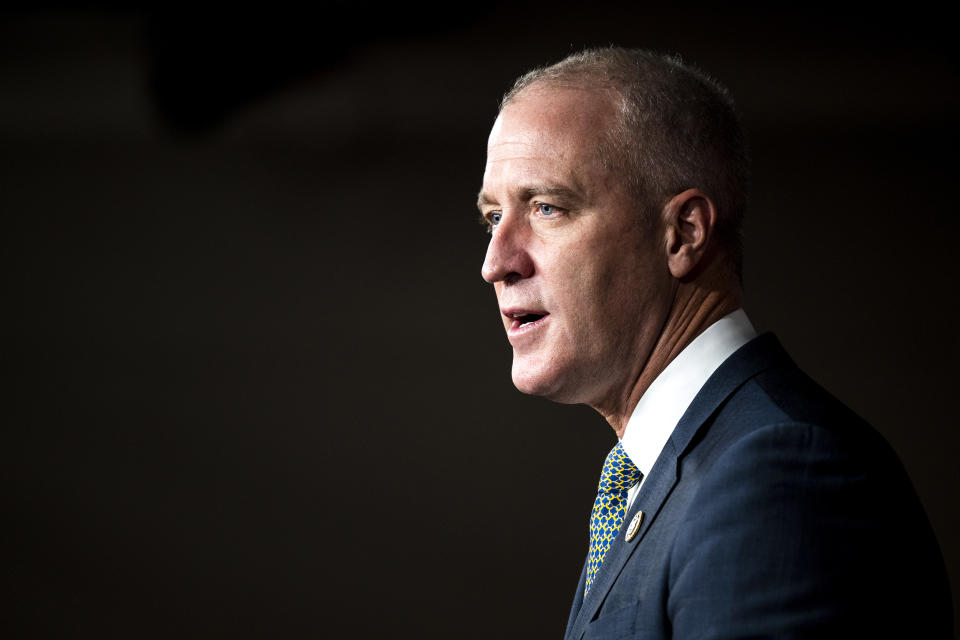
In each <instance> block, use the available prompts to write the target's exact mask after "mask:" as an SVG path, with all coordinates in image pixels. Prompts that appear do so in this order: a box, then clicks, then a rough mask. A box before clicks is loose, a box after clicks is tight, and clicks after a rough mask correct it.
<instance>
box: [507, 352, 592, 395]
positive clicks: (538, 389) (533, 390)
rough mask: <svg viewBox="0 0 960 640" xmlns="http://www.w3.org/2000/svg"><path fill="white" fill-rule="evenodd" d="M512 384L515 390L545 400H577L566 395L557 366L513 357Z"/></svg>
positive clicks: (567, 392)
mask: <svg viewBox="0 0 960 640" xmlns="http://www.w3.org/2000/svg"><path fill="white" fill-rule="evenodd" d="M511 373H512V378H513V386H515V387H516V388H517V391H519V392H521V393H525V394H527V395H531V396H540V397H542V398H546V399H547V400H552V401H554V402H560V403H563V404H576V403H577V402H579V400H576V399H574V398H572V397H569V398H568V397H566V396H567V395H568V394H569V390H567V389H566V388H565V387H566V385H564V384H563V383H564V381H565V380H564V376H562V375H560V374H559V373H558V371H557V368H556V367H555V366H554V367H551V366H544V365H543V364H541V365H540V366H537V365H533V364H530V363H525V362H523V361H519V362H518V361H517V360H516V359H514V362H513V369H512V372H511Z"/></svg>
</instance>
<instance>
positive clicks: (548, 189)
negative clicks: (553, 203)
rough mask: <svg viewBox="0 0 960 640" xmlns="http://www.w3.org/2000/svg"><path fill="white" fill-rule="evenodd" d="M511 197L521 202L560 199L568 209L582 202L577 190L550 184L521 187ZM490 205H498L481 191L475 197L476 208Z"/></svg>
mask: <svg viewBox="0 0 960 640" xmlns="http://www.w3.org/2000/svg"><path fill="white" fill-rule="evenodd" d="M513 196H514V197H515V198H516V199H517V200H521V201H523V202H527V201H529V200H533V199H534V198H536V197H546V198H560V199H561V200H563V204H565V205H567V206H570V207H576V206H577V205H579V204H580V203H581V202H582V201H583V196H582V195H581V194H580V192H578V191H577V190H575V189H571V188H570V187H564V186H562V185H559V184H551V183H541V184H531V185H522V186H520V187H517V188H516V189H514V190H513ZM490 204H499V203H498V202H497V201H496V200H494V199H493V198H491V197H490V196H488V195H487V194H486V193H485V192H484V191H483V190H482V189H481V190H480V193H479V194H478V195H477V208H478V209H481V210H482V209H483V206H484V205H490Z"/></svg>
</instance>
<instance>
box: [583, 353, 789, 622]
mask: <svg viewBox="0 0 960 640" xmlns="http://www.w3.org/2000/svg"><path fill="white" fill-rule="evenodd" d="M780 362H789V356H787V355H786V352H784V351H783V348H782V347H781V346H780V343H779V341H778V340H777V339H776V337H774V336H773V334H764V335H762V336H760V337H759V338H756V339H754V340H752V341H750V342H749V343H747V344H746V345H744V346H743V347H741V348H740V349H739V350H738V351H737V352H736V353H734V354H733V355H732V356H730V357H729V358H727V360H726V361H725V362H724V363H723V364H722V365H720V367H719V368H718V369H717V370H716V371H714V373H713V375H712V376H710V378H709V379H708V380H707V382H706V383H705V384H704V386H703V388H702V389H701V390H700V392H699V393H698V394H697V396H696V397H695V398H694V399H693V402H691V403H690V406H689V407H688V408H687V410H686V412H685V413H684V414H683V417H681V418H680V421H679V422H678V423H677V426H676V428H675V429H674V430H673V433H672V434H671V435H670V439H669V440H667V444H666V445H664V447H663V451H662V452H661V453H660V456H659V457H658V458H657V461H656V463H654V465H653V468H652V469H651V470H650V474H649V475H648V476H647V478H646V479H645V480H644V482H643V485H642V486H641V487H640V492H639V493H638V494H637V498H636V500H634V502H633V505H632V506H631V507H630V510H629V512H628V513H627V515H626V516H625V517H624V520H623V525H621V527H620V533H619V534H618V535H617V538H616V540H614V542H613V544H612V545H611V546H610V549H609V551H607V555H606V558H604V561H603V566H602V567H600V571H598V572H597V577H596V580H595V581H594V583H593V585H592V586H591V588H590V593H589V594H587V596H586V597H585V598H583V604H582V606H581V607H580V609H579V612H578V613H577V614H576V618H574V614H573V612H571V619H570V622H571V623H572V625H568V633H567V634H566V636H565V637H566V638H567V639H568V640H573V639H576V638H579V637H580V636H581V635H582V634H583V631H584V629H585V628H586V626H587V624H588V623H589V622H590V621H591V620H593V618H594V616H595V615H596V613H597V610H598V609H599V608H600V605H601V604H603V601H604V599H605V598H606V595H607V593H608V592H609V591H610V588H611V587H612V586H613V584H614V582H615V581H616V579H617V577H618V576H619V575H620V572H621V571H622V570H623V567H624V565H625V564H626V563H627V560H628V559H629V558H630V555H631V554H632V553H633V551H634V550H635V549H636V548H637V547H638V546H639V545H640V544H641V542H642V541H643V538H644V536H645V535H646V533H647V531H648V530H649V529H650V526H651V525H652V523H653V521H654V520H655V519H656V517H657V514H658V513H659V512H660V508H661V507H662V506H663V503H664V502H665V501H666V499H667V497H668V496H669V495H670V492H671V491H672V490H673V487H674V485H675V484H676V483H677V469H678V467H679V463H680V459H681V458H682V457H683V454H684V453H685V452H686V450H687V449H688V448H689V447H690V445H691V442H693V440H694V436H696V435H697V432H698V431H699V430H700V428H701V427H702V426H703V425H704V424H706V422H707V421H708V420H709V419H710V417H711V416H712V415H713V414H714V413H715V412H716V411H717V409H719V408H720V406H721V405H722V404H723V402H724V401H725V400H726V399H727V398H728V397H730V396H731V395H732V394H733V393H734V392H735V391H736V390H737V389H738V388H739V387H740V386H741V385H743V384H744V383H745V382H746V381H747V380H749V379H750V378H752V377H753V376H755V375H757V374H758V373H760V372H761V371H763V370H764V369H767V368H769V367H770V366H773V365H774V364H777V363H780ZM639 511H643V513H644V516H643V521H642V522H641V524H640V529H639V530H638V531H637V534H636V535H635V536H634V538H633V539H632V540H631V541H630V542H626V540H625V539H624V532H625V531H626V528H627V527H628V526H629V524H630V521H631V520H632V519H633V518H634V517H635V516H636V514H637V512H639ZM585 575H586V574H585V573H584V574H582V575H581V576H580V587H579V589H578V591H577V596H576V599H575V602H577V601H580V598H581V596H582V595H583V591H584V588H583V586H584V585H583V583H584V576H585Z"/></svg>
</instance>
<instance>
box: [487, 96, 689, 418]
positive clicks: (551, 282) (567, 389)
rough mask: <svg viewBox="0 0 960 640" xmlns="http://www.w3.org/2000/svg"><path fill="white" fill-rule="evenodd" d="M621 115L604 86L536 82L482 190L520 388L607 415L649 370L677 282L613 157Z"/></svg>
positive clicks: (514, 113) (503, 134)
mask: <svg viewBox="0 0 960 640" xmlns="http://www.w3.org/2000/svg"><path fill="white" fill-rule="evenodd" d="M613 116H614V112H613V107H612V105H611V104H610V102H609V101H608V100H606V99H604V98H603V97H601V96H598V95H597V94H596V93H593V94H591V93H590V92H587V91H583V90H576V89H567V88H562V89H561V88H545V87H537V86H534V87H532V88H529V89H527V90H526V91H524V92H523V93H521V94H520V95H519V96H518V97H516V98H515V99H514V100H513V101H512V102H511V103H510V104H509V105H508V106H507V107H506V108H505V109H504V110H503V112H502V113H501V114H500V116H499V117H498V118H497V121H496V123H494V126H493V130H492V131H491V132H490V139H489V143H488V147H487V165H486V170H485V172H484V176H483V189H482V191H481V194H480V208H481V211H482V213H483V215H484V217H485V218H486V219H487V221H488V222H489V223H490V224H491V227H492V230H491V233H492V235H491V238H490V245H489V247H488V249H487V255H486V259H485V260H484V263H483V270H482V273H483V277H484V279H485V280H487V281H488V282H490V283H492V284H493V286H494V289H495V290H496V293H497V300H498V301H499V303H500V312H501V314H502V317H503V323H504V326H505V327H506V330H507V338H508V340H509V341H510V344H511V345H512V346H513V382H514V384H515V385H516V386H517V388H518V389H519V390H520V391H523V392H525V393H531V394H536V395H543V396H546V397H548V398H551V399H553V400H556V401H559V402H570V403H573V402H583V403H586V404H590V405H592V406H594V407H596V408H600V409H601V411H602V408H603V407H605V406H608V405H609V406H614V405H615V404H616V403H618V402H621V401H622V399H623V395H624V394H626V393H629V388H632V386H633V384H634V383H635V382H636V380H637V378H638V377H639V375H640V372H641V371H642V369H643V366H644V364H645V363H646V361H647V358H648V357H649V355H650V353H651V351H652V349H653V347H654V345H655V344H656V342H657V339H658V338H659V333H660V329H661V327H662V326H663V323H664V321H665V319H666V317H667V312H668V310H669V306H670V299H671V293H672V287H673V283H672V279H671V277H670V274H669V271H668V270H667V264H666V257H665V256H666V253H665V246H664V242H663V240H662V237H663V234H662V233H661V232H660V231H659V230H660V228H661V225H660V223H659V221H657V222H656V223H655V224H653V225H652V226H653V228H647V227H646V226H644V225H643V224H642V223H641V222H640V215H641V211H640V204H639V203H638V202H636V200H635V198H633V197H632V196H631V195H630V193H629V191H628V188H627V186H626V185H625V184H623V181H622V180H620V179H619V178H618V176H617V175H616V174H615V173H614V172H613V171H612V170H611V169H609V168H605V167H604V166H603V163H602V161H601V157H600V153H599V147H598V141H599V140H600V139H601V137H602V133H603V132H604V131H605V130H606V127H608V126H609V124H610V123H611V122H612V118H613Z"/></svg>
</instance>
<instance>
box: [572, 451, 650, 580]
mask: <svg viewBox="0 0 960 640" xmlns="http://www.w3.org/2000/svg"><path fill="white" fill-rule="evenodd" d="M642 477H643V474H642V473H640V470H639V469H637V467H636V465H635V464H633V461H631V460H630V458H629V456H627V452H626V451H624V450H623V445H622V444H620V443H617V446H615V447H614V448H613V449H612V450H611V451H610V453H609V454H607V460H606V462H604V463H603V472H602V473H601V474H600V486H599V487H598V491H597V499H596V500H595V501H594V503H593V514H592V515H591V516H590V554H589V556H588V557H587V585H586V588H585V589H584V592H583V593H584V595H586V594H588V593H590V586H591V585H592V584H593V581H594V579H595V578H596V577H597V571H598V570H599V569H600V566H601V565H602V564H603V558H604V556H606V555H607V550H608V549H609V548H610V544H611V543H612V542H613V539H614V538H616V537H617V532H618V531H620V525H621V524H623V517H624V516H625V515H626V513H627V492H628V491H629V490H630V487H632V486H633V485H635V484H637V483H638V482H640V479H641V478H642Z"/></svg>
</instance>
